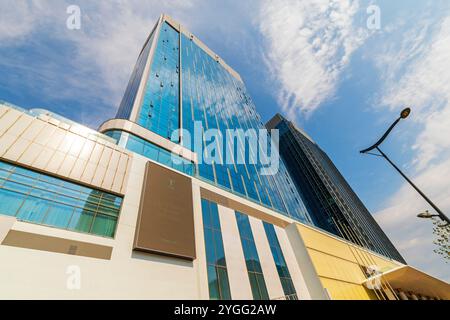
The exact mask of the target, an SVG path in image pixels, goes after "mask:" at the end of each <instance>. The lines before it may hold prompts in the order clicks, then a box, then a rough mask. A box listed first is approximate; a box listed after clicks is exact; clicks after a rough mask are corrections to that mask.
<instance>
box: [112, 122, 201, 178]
mask: <svg viewBox="0 0 450 320" xmlns="http://www.w3.org/2000/svg"><path fill="white" fill-rule="evenodd" d="M104 134H105V135H107V136H109V137H111V138H113V139H115V140H116V142H119V139H120V137H121V136H122V135H123V134H124V133H123V132H121V131H118V130H111V131H106V132H105V133H104ZM126 135H127V144H126V146H125V147H126V148H127V149H128V150H130V151H133V152H136V153H138V154H140V155H143V156H144V157H147V158H149V159H151V160H153V161H156V162H159V163H161V164H163V165H165V166H168V167H170V168H172V169H175V170H178V171H180V172H183V173H184V174H187V175H190V176H193V175H194V173H195V166H194V164H193V163H192V162H190V161H188V160H186V159H184V158H182V157H179V156H177V155H174V154H172V153H171V152H170V151H167V150H165V149H163V148H161V147H158V146H157V145H154V144H153V143H151V142H148V141H146V140H144V139H142V138H139V137H137V136H135V135H133V134H131V133H126ZM174 160H176V161H174Z"/></svg>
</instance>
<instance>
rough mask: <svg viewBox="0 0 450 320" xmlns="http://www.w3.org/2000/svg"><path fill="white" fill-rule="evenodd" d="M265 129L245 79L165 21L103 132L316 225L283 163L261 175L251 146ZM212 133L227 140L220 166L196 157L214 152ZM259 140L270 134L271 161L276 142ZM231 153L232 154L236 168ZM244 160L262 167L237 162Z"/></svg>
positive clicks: (153, 35)
mask: <svg viewBox="0 0 450 320" xmlns="http://www.w3.org/2000/svg"><path fill="white" fill-rule="evenodd" d="M264 128H265V127H264V125H263V123H262V122H261V120H260V117H259V115H258V114H257V112H256V109H255V106H254V104H253V102H252V99H251V97H250V96H249V95H248V93H247V91H246V88H245V85H244V83H243V81H242V79H241V77H240V76H239V74H238V73H237V72H236V71H234V70H233V69H232V68H231V67H229V66H228V65H227V64H226V63H225V62H224V61H223V60H222V59H221V58H220V57H219V56H218V55H216V54H215V53H214V52H212V51H211V50H210V49H209V48H208V47H206V46H205V45H204V44H203V43H202V42H201V41H199V40H198V39H197V38H196V37H194V35H192V34H191V33H189V32H188V31H187V30H186V29H184V28H183V26H181V25H180V24H178V23H176V22H174V21H173V20H172V19H171V18H170V17H168V16H166V15H162V16H161V18H160V19H159V21H158V23H157V25H156V26H155V28H154V29H153V31H152V32H151V34H150V36H149V37H148V39H147V41H146V43H145V45H144V47H143V48H142V50H141V52H140V55H139V58H138V60H137V63H136V66H135V68H134V70H133V73H132V76H131V79H130V81H129V83H128V86H127V89H126V92H125V95H124V97H123V100H122V102H121V104H120V108H119V111H118V113H117V116H116V119H113V120H110V121H107V122H106V123H105V124H103V125H102V127H101V128H100V130H101V131H102V132H104V133H106V134H107V135H110V136H113V137H114V138H116V139H117V140H118V141H119V144H121V145H122V146H124V147H126V148H127V149H129V150H132V151H134V152H136V153H140V154H142V155H144V156H146V157H148V158H150V159H152V160H155V161H158V162H160V163H162V164H165V165H169V166H172V167H174V168H175V169H177V170H180V171H182V172H184V173H187V174H189V175H192V176H195V177H198V178H201V179H204V180H206V181H208V182H210V183H212V184H214V185H217V186H219V187H221V188H223V189H225V190H228V191H232V192H233V193H235V194H238V195H239V196H243V197H245V198H248V199H250V200H251V201H254V202H256V203H258V204H261V205H263V206H266V207H268V208H271V209H274V210H276V211H278V212H280V213H282V214H284V215H287V216H289V217H292V218H293V219H295V220H298V221H301V222H306V223H310V222H311V221H310V219H309V217H308V214H307V212H306V210H305V208H304V206H303V203H302V201H301V198H300V195H299V194H298V192H297V190H296V189H295V186H294V183H293V181H292V179H291V177H290V176H289V174H288V173H287V171H286V168H285V166H284V164H283V162H282V161H281V160H280V161H279V165H278V164H277V166H278V170H277V172H276V173H275V174H269V175H265V174H261V172H262V171H263V167H264V165H263V164H262V161H261V158H260V157H261V154H258V150H255V146H251V145H250V144H249V143H247V142H249V141H250V139H251V137H250V134H249V132H250V133H252V132H253V133H254V132H257V133H259V130H260V129H264ZM177 129H181V130H184V131H180V132H178V131H177ZM211 129H212V130H217V132H218V134H217V136H218V137H220V138H223V140H224V142H223V143H222V144H220V148H219V150H217V152H218V157H217V159H215V160H211V159H204V157H202V155H203V152H198V151H197V150H194V146H195V144H196V143H197V144H198V143H199V140H200V144H201V146H200V147H202V148H203V149H206V148H207V147H208V146H207V144H208V141H207V139H208V138H207V137H206V135H205V131H207V130H211ZM183 132H184V133H185V136H183ZM230 132H232V133H230ZM239 132H241V133H243V134H242V135H239ZM235 133H237V134H236V135H234V136H233V134H235ZM260 134H265V135H266V138H267V140H268V147H267V149H268V150H267V151H268V153H269V154H270V152H271V141H270V138H269V137H268V136H267V133H260ZM195 139H197V141H195ZM174 150H178V152H179V154H180V155H181V156H182V158H183V163H182V164H179V165H175V164H174V163H173V162H171V161H170V155H169V153H168V152H167V151H169V152H173V151H174ZM196 151H197V152H196ZM274 152H276V151H274ZM228 154H233V159H232V161H231V162H230V161H227V157H228ZM239 157H242V158H245V159H247V160H248V159H250V158H253V159H257V161H254V163H249V161H244V162H239V161H238V159H237V158H239ZM208 160H211V161H208ZM276 161H278V158H277V159H276Z"/></svg>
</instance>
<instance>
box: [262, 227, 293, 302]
mask: <svg viewBox="0 0 450 320" xmlns="http://www.w3.org/2000/svg"><path fill="white" fill-rule="evenodd" d="M264 230H265V231H266V235H267V239H268V240H269V246H270V251H271V252H272V256H273V259H274V260H275V265H276V266H277V271H278V275H279V277H280V281H281V285H282V286H283V291H284V294H285V296H286V298H287V299H290V300H297V299H298V298H297V292H296V291H295V288H294V284H293V282H292V278H291V274H290V273H289V269H288V267H287V264H286V260H285V259H284V255H283V251H281V247H280V243H279V242H278V237H277V234H276V232H275V228H274V226H273V225H272V224H270V223H267V222H264Z"/></svg>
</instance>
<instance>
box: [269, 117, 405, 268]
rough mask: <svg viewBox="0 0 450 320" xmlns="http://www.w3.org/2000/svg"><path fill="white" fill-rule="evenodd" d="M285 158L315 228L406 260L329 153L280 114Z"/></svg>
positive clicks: (275, 124)
mask: <svg viewBox="0 0 450 320" xmlns="http://www.w3.org/2000/svg"><path fill="white" fill-rule="evenodd" d="M266 126H267V128H269V129H278V130H279V134H280V145H279V150H280V155H281V157H282V158H283V160H284V162H285V164H286V167H287V169H288V171H289V172H290V174H291V177H292V179H293V180H294V181H295V185H296V187H297V189H298V191H299V192H300V194H301V195H302V199H303V201H304V203H305V205H306V207H307V209H308V211H309V212H310V215H311V218H312V219H313V220H314V224H315V225H317V226H318V227H320V228H322V229H324V230H327V231H329V232H331V233H334V234H336V235H339V236H342V237H344V238H346V239H347V240H349V241H352V242H354V243H357V244H359V245H362V246H364V247H367V248H369V249H371V250H374V251H376V252H378V253H380V254H383V255H385V256H387V257H391V258H392V259H396V260H399V261H403V262H404V260H403V258H402V256H401V255H400V253H399V252H398V251H397V249H396V248H395V247H394V245H393V244H392V243H391V241H390V240H389V239H388V237H387V236H386V234H385V233H384V232H383V230H381V228H380V226H379V225H378V224H377V222H376V221H375V219H374V218H373V217H372V215H371V214H370V213H369V211H368V210H367V208H366V207H365V206H364V204H363V203H362V202H361V200H360V199H359V198H358V196H357V195H356V194H355V192H354V191H353V190H352V188H351V187H350V185H349V184H348V183H347V181H346V180H345V179H344V177H343V176H342V175H341V173H340V172H339V170H338V169H337V168H336V167H335V165H334V164H333V162H332V161H331V160H330V158H329V157H328V156H327V154H326V153H325V152H323V151H322V149H321V148H320V147H319V146H318V145H317V144H316V143H315V142H314V141H313V140H312V139H311V138H310V137H309V136H308V135H307V134H306V133H305V132H304V131H303V130H301V129H299V128H297V127H296V126H295V124H293V123H292V122H291V121H289V120H287V119H285V118H284V117H283V116H281V115H279V114H277V115H275V116H274V117H273V118H272V119H271V120H270V121H269V122H268V123H267V125H266Z"/></svg>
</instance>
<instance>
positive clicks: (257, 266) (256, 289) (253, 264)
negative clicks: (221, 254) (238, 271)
mask: <svg viewBox="0 0 450 320" xmlns="http://www.w3.org/2000/svg"><path fill="white" fill-rule="evenodd" d="M236 221H237V225H238V228H239V235H240V237H241V243H242V250H243V251H244V258H245V264H246V266H247V272H248V277H249V280H250V286H251V288H252V294H253V299H255V300H269V293H268V292H267V287H266V282H265V280H264V275H263V272H262V269H261V263H260V262H259V256H258V251H257V250H256V245H255V239H254V238H253V232H252V228H251V226H250V220H249V218H248V216H247V215H245V214H242V213H240V212H236Z"/></svg>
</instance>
